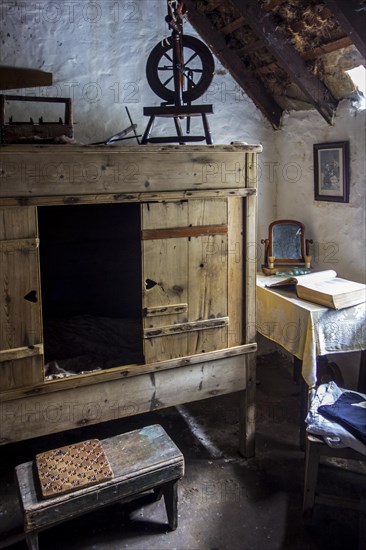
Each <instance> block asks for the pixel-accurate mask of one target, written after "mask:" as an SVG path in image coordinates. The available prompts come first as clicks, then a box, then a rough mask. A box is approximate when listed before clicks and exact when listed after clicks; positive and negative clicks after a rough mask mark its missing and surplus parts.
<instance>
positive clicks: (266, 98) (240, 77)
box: [185, 0, 283, 128]
mask: <svg viewBox="0 0 366 550" xmlns="http://www.w3.org/2000/svg"><path fill="white" fill-rule="evenodd" d="M185 5H186V8H187V9H188V19H189V22H190V23H191V25H192V26H193V27H194V28H195V29H196V31H197V32H198V33H199V34H200V36H201V38H202V39H203V40H204V41H205V42H206V43H207V44H208V46H209V47H210V48H211V50H212V52H213V53H214V54H215V55H216V57H217V58H218V59H219V61H220V62H221V63H222V65H223V66H224V67H225V68H226V69H227V70H228V71H229V72H230V74H231V76H232V77H233V78H234V80H235V81H236V82H237V83H238V84H239V86H240V87H241V88H242V89H243V90H244V91H245V93H246V94H247V95H248V96H249V97H250V99H251V100H252V101H253V102H254V104H255V105H256V107H258V109H259V110H260V111H261V112H262V113H263V115H264V116H265V117H266V118H267V119H268V120H269V121H270V123H271V124H272V126H273V127H274V128H279V126H280V122H281V116H282V112H283V111H282V108H281V107H280V106H279V105H278V104H277V103H276V102H275V100H274V99H273V98H272V97H271V95H270V94H269V93H268V92H267V90H266V89H265V87H264V86H263V84H262V82H261V81H260V80H259V79H258V78H257V77H256V76H255V74H254V73H253V72H252V71H250V70H248V69H247V68H246V67H245V65H244V64H243V62H242V61H241V59H240V57H239V56H238V55H237V54H236V53H235V51H234V50H232V49H230V48H229V46H227V44H226V42H225V39H224V37H223V36H222V34H221V33H220V32H219V31H218V30H216V29H215V28H214V27H213V26H212V25H211V23H210V22H209V20H208V18H207V17H206V16H205V15H202V14H201V13H199V12H198V11H197V10H196V9H195V8H196V2H194V1H193V0H185Z"/></svg>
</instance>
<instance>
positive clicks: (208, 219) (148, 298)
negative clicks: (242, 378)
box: [142, 199, 229, 363]
mask: <svg viewBox="0 0 366 550" xmlns="http://www.w3.org/2000/svg"><path fill="white" fill-rule="evenodd" d="M227 251H228V200H227V199H205V200H202V199H192V200H188V201H176V202H162V203H146V204H143V205H142V273H143V280H142V285H143V319H144V354H145V361H146V362H147V363H149V362H152V361H161V360H164V359H171V358H175V357H184V356H187V355H193V354H197V353H203V352H208V351H213V350H216V349H224V348H226V347H227V346H228V324H229V317H228V310H229V306H228V277H229V275H228V265H229V261H228V254H227Z"/></svg>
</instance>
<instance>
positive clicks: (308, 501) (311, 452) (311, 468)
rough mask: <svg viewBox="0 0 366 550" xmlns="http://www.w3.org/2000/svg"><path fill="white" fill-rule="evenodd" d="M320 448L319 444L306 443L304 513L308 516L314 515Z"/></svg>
mask: <svg viewBox="0 0 366 550" xmlns="http://www.w3.org/2000/svg"><path fill="white" fill-rule="evenodd" d="M318 447H319V444H317V443H311V442H310V441H307V442H306V456H305V482H304V501H303V507H302V511H303V514H308V515H311V514H312V511H313V507H314V501H315V491H316V484H317V480H318V469H319V460H320V453H319V450H318Z"/></svg>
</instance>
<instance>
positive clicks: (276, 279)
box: [266, 269, 337, 287]
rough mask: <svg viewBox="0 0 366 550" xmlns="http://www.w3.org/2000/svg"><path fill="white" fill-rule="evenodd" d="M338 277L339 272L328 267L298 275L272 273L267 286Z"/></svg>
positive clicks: (303, 282) (315, 281) (305, 282)
mask: <svg viewBox="0 0 366 550" xmlns="http://www.w3.org/2000/svg"><path fill="white" fill-rule="evenodd" d="M335 277H337V273H336V272H335V271H334V270H333V269H326V270H324V271H315V272H314V273H308V274H307V275H296V277H294V276H290V277H288V276H286V275H282V276H281V275H274V276H273V275H271V276H270V277H268V279H269V281H268V284H266V286H267V287H272V286H284V285H296V284H304V285H305V284H306V285H307V283H310V284H311V283H317V282H318V281H326V280H328V279H333V278H335Z"/></svg>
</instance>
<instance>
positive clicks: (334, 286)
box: [298, 277, 366, 296]
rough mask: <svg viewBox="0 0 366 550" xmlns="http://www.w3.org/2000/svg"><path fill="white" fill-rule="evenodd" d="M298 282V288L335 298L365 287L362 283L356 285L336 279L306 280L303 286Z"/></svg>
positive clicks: (352, 282)
mask: <svg viewBox="0 0 366 550" xmlns="http://www.w3.org/2000/svg"><path fill="white" fill-rule="evenodd" d="M302 283H303V282H302V281H301V283H300V282H299V285H298V286H303V287H304V288H309V289H310V290H315V291H317V292H322V293H323V294H329V295H330V296H336V295H338V294H346V293H348V292H354V291H355V290H356V291H357V290H362V289H366V286H365V285H364V284H362V283H356V282H355V281H348V280H347V279H341V278H340V277H336V278H333V279H327V280H326V281H315V282H314V281H312V280H310V279H308V280H307V281H306V282H304V284H302Z"/></svg>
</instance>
